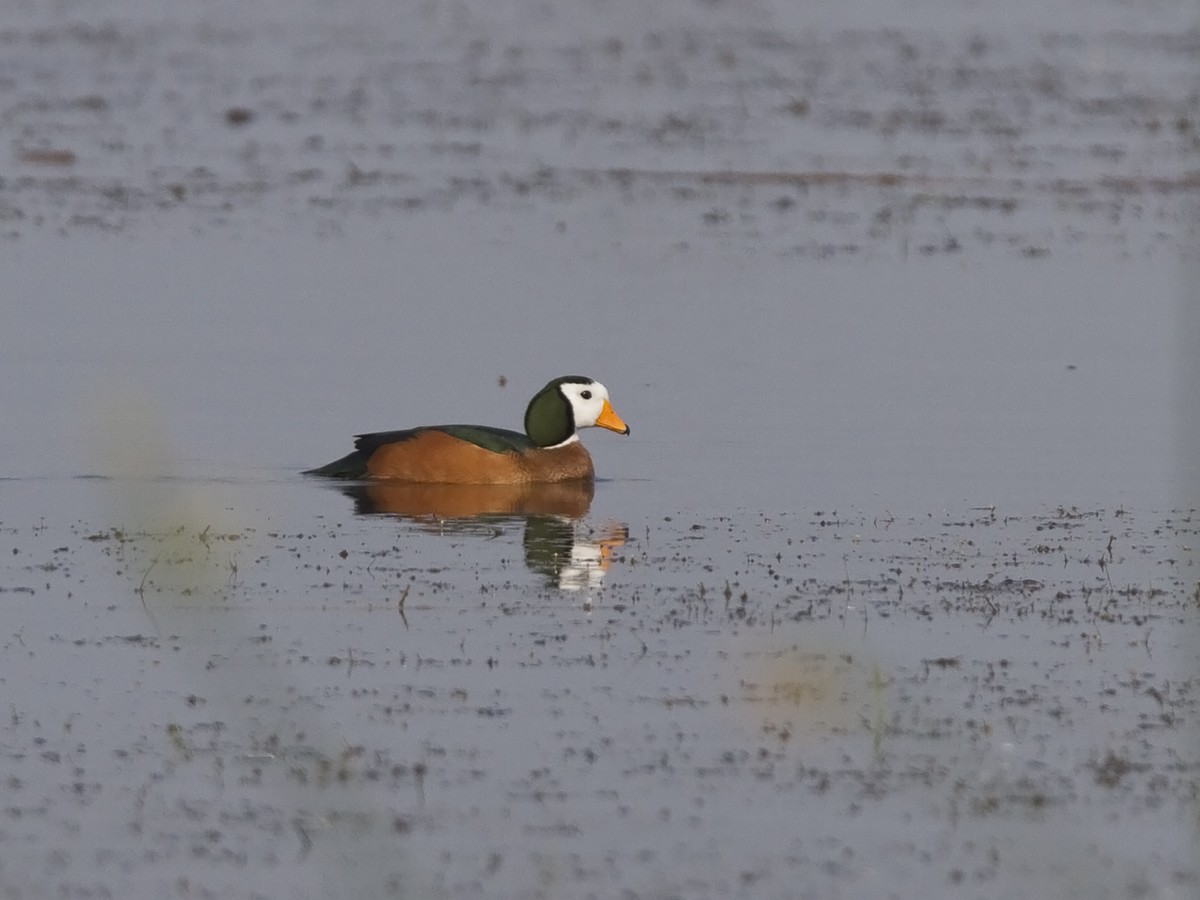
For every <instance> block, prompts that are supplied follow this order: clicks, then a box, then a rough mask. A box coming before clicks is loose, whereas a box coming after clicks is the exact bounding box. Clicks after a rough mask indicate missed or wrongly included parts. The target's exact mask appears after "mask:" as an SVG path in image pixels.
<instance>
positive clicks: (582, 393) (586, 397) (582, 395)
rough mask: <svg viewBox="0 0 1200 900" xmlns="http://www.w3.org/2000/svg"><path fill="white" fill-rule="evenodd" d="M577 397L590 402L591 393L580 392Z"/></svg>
mask: <svg viewBox="0 0 1200 900" xmlns="http://www.w3.org/2000/svg"><path fill="white" fill-rule="evenodd" d="M579 396H580V397H582V398H583V399H584V400H591V399H592V392H591V391H580V392H579Z"/></svg>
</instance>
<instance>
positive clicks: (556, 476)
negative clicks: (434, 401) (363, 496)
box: [367, 429, 595, 484]
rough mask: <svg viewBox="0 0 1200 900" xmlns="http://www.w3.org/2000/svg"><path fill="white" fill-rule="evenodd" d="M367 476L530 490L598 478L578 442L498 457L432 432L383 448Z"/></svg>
mask: <svg viewBox="0 0 1200 900" xmlns="http://www.w3.org/2000/svg"><path fill="white" fill-rule="evenodd" d="M367 474H368V475H369V476H370V477H372V478H394V479H397V480H400V481H417V482H437V483H439V484H527V483H531V482H553V481H587V480H591V479H592V477H593V476H594V474H595V473H594V470H593V468H592V458H591V456H590V455H588V452H587V450H585V449H584V447H583V445H582V444H580V443H579V442H578V441H576V442H575V443H572V444H567V445H566V446H565V447H558V448H555V449H547V450H543V449H535V450H529V451H527V452H525V453H494V452H493V451H491V450H485V449H484V448H482V447H479V446H476V445H475V444H472V443H470V442H468V441H463V440H459V439H458V438H456V437H452V436H451V435H448V434H446V433H445V432H444V431H438V430H436V429H429V430H428V431H420V432H418V433H417V434H415V435H413V436H412V437H411V438H408V439H407V440H404V441H400V442H398V443H395V444H384V445H383V446H382V447H380V448H379V449H378V450H376V451H375V452H374V453H372V454H371V458H370V459H368V460H367Z"/></svg>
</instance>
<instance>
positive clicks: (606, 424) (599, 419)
mask: <svg viewBox="0 0 1200 900" xmlns="http://www.w3.org/2000/svg"><path fill="white" fill-rule="evenodd" d="M596 424H597V425H599V426H600V427H601V428H607V429H608V430H609V431H615V432H617V433H618V434H629V426H628V425H626V424H625V423H624V422H622V421H621V417H620V416H618V415H617V414H616V413H615V412H613V408H612V406H611V405H610V404H609V402H608V401H607V400H605V401H604V406H602V407H600V415H598V416H596Z"/></svg>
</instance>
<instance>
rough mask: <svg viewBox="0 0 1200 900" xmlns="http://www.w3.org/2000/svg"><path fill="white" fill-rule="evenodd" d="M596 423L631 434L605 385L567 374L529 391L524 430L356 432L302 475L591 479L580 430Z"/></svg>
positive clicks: (473, 480) (444, 480) (423, 480)
mask: <svg viewBox="0 0 1200 900" xmlns="http://www.w3.org/2000/svg"><path fill="white" fill-rule="evenodd" d="M593 426H596V427H599V428H606V429H608V430H609V431H615V432H616V433H617V434H624V435H627V434H629V426H628V425H626V424H625V422H624V421H622V419H621V417H620V416H618V415H617V414H616V412H615V411H614V410H613V408H612V403H611V402H610V400H609V395H608V388H606V387H605V386H604V385H603V384H601V383H600V382H599V381H596V380H595V379H594V378H588V377H586V376H584V375H564V376H562V377H561V378H555V379H553V380H552V381H550V382H548V383H547V384H546V386H545V387H543V388H542V389H541V390H540V391H538V392H537V393H536V394H534V395H533V399H532V400H530V401H529V406H528V407H526V409H525V432H524V434H522V433H521V432H519V431H510V430H508V429H505V428H494V427H492V426H489V425H424V426H420V427H417V428H408V429H405V430H402V431H379V432H374V433H371V434H360V435H356V436H355V440H354V452H353V453H349V454H347V455H346V456H343V457H342V458H341V459H336V460H334V461H333V462H331V463H328V464H326V465H324V466H319V467H318V468H315V469H308V470H307V471H305V472H304V474H305V475H319V476H324V477H326V478H348V479H359V480H374V479H390V480H394V481H400V482H409V483H417V484H548V483H555V482H566V481H584V482H591V481H592V480H593V479H594V478H595V469H594V467H593V466H592V457H591V455H590V454H589V453H588V452H587V449H586V448H585V447H584V446H583V444H582V443H580V441H579V430H580V429H582V428H591V427H593Z"/></svg>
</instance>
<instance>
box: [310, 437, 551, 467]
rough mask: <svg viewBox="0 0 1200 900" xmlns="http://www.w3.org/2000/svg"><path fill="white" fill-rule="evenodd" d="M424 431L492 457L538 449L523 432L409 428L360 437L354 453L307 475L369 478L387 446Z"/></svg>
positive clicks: (357, 438)
mask: <svg viewBox="0 0 1200 900" xmlns="http://www.w3.org/2000/svg"><path fill="white" fill-rule="evenodd" d="M423 431H443V432H445V433H446V434H448V435H450V436H451V437H455V438H458V439H459V440H460V441H467V442H468V443H471V444H475V445H476V446H477V447H482V448H483V449H484V450H490V451H491V452H492V453H524V452H525V451H526V450H531V449H533V447H534V443H533V441H531V440H530V439H529V438H528V437H526V436H525V435H523V434H521V433H520V432H519V431H509V430H508V429H506V428H491V427H489V426H487V425H433V426H428V427H424V428H406V429H404V430H402V431H376V432H373V433H371V434H360V435H357V436H356V437H355V439H354V448H355V449H354V452H353V453H348V454H347V455H346V456H343V457H342V458H341V459H336V460H334V461H333V462H331V463H328V464H327V465H324V466H321V467H320V468H317V469H309V470H307V471H306V472H304V473H303V474H305V475H323V476H325V477H326V478H366V477H367V460H369V459H370V458H371V455H372V454H373V453H374V452H375V451H376V450H378V449H379V448H380V447H383V446H384V445H386V444H400V443H403V442H404V441H409V440H412V439H413V438H414V437H416V436H417V435H418V434H420V433H421V432H423Z"/></svg>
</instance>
